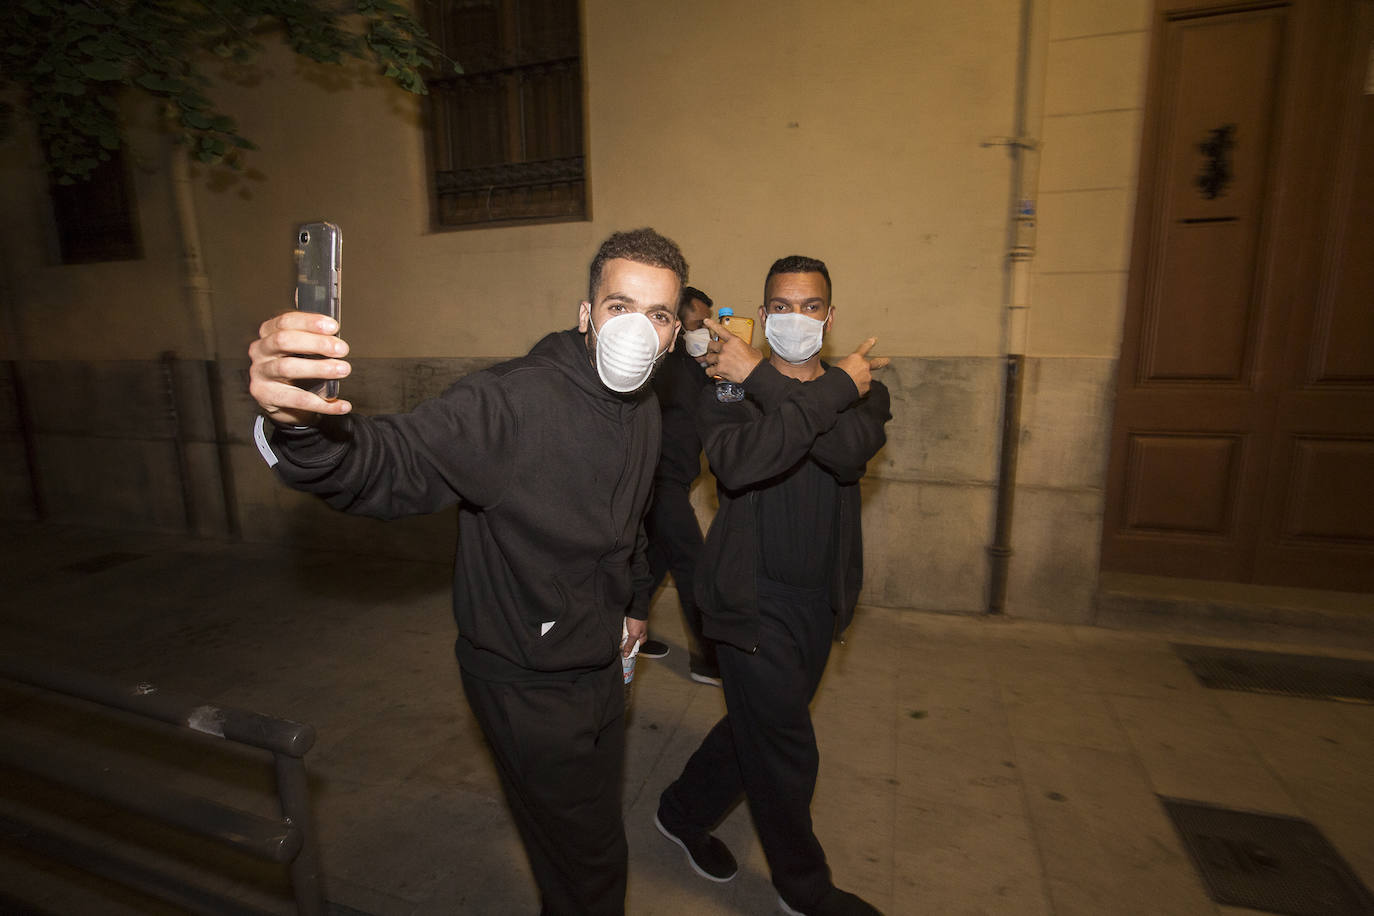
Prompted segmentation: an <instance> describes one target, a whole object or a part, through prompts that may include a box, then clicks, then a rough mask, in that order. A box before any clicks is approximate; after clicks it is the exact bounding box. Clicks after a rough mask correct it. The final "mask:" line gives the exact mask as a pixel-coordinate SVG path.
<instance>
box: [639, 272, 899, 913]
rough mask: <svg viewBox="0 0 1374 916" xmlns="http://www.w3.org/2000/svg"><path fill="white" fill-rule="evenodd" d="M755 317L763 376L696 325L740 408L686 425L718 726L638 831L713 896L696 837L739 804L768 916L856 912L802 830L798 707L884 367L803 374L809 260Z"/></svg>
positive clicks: (815, 369) (816, 657)
mask: <svg viewBox="0 0 1374 916" xmlns="http://www.w3.org/2000/svg"><path fill="white" fill-rule="evenodd" d="M760 318H761V319H762V320H763V321H764V322H765V335H766V337H767V339H768V341H769V343H770V346H771V349H772V355H771V357H770V359H769V360H768V361H767V362H763V361H762V359H763V356H762V354H761V353H759V352H758V351H756V350H753V349H752V348H750V347H748V346H747V345H744V344H743V342H742V341H740V340H738V339H736V338H732V337H731V336H730V335H729V332H728V331H726V330H724V329H723V328H722V327H721V326H719V325H717V324H716V323H715V322H710V323H709V326H710V327H711V329H712V330H713V331H715V332H716V333H717V334H719V336H720V338H721V340H719V341H716V342H713V343H712V344H711V346H710V352H709V353H708V355H707V362H708V363H709V364H710V365H711V367H712V371H714V372H715V373H716V374H719V375H721V376H723V377H725V378H727V379H729V380H731V381H743V382H744V386H745V391H746V394H747V396H746V398H745V400H743V401H737V402H732V403H731V402H721V401H718V400H717V399H716V398H715V397H714V392H713V391H708V392H707V393H706V394H705V396H704V397H703V399H702V402H701V408H700V411H699V413H698V425H699V427H700V429H701V432H702V441H703V443H704V445H705V449H706V456H707V458H708V459H709V460H710V462H711V470H712V472H713V473H714V474H715V476H716V479H717V481H718V484H719V497H720V509H719V511H718V512H717V514H716V517H715V519H714V521H713V522H712V524H711V529H710V531H709V533H708V534H707V536H706V547H705V550H704V552H703V554H702V557H701V562H700V567H699V568H700V570H701V573H700V575H699V576H698V579H697V583H698V584H697V600H698V602H699V603H700V604H701V608H702V613H703V618H704V628H705V631H706V635H707V636H708V637H710V638H712V639H714V640H717V641H718V642H719V644H720V646H719V653H718V657H719V662H720V670H721V676H722V678H723V680H724V685H723V686H724V690H725V704H726V709H727V713H728V714H727V715H726V717H725V718H724V719H722V720H721V721H720V722H719V723H717V725H716V726H715V727H714V728H713V729H712V730H711V732H710V733H709V734H708V735H707V736H706V738H705V740H704V741H702V743H701V746H700V747H699V748H698V749H697V751H696V753H695V754H694V755H693V756H692V758H691V759H690V760H689V761H688V762H687V765H686V767H685V768H684V769H683V772H682V775H681V776H680V777H678V779H677V781H676V782H674V783H673V784H672V785H670V786H669V787H668V788H667V789H666V790H664V792H663V795H662V798H661V800H660V804H659V808H658V812H657V815H656V822H657V824H658V827H659V829H660V831H662V832H663V833H664V835H665V836H667V837H668V838H669V839H671V840H673V841H674V842H676V843H677V844H678V845H680V846H682V847H683V849H685V850H686V851H687V853H688V856H689V861H690V864H691V865H692V867H693V869H694V870H695V871H697V873H698V874H701V875H703V876H704V877H707V878H711V879H712V880H716V881H728V880H729V879H730V878H732V877H733V876H734V873H735V870H736V866H735V862H734V858H733V856H732V855H731V854H730V852H729V850H728V849H726V847H725V845H724V844H723V843H721V842H720V840H718V839H717V838H715V837H714V836H711V835H710V831H711V830H713V829H714V828H715V826H716V825H717V824H718V823H719V822H720V821H721V820H722V819H723V818H724V817H725V815H726V814H728V813H729V811H730V810H731V809H732V808H733V807H734V806H735V805H736V804H737V803H738V802H739V800H740V798H741V797H744V798H746V799H747V800H748V803H749V810H750V812H751V814H752V815H753V820H754V824H755V826H756V828H757V830H758V833H759V840H760V842H761V843H762V845H763V851H764V853H765V855H766V856H767V859H768V865H769V868H770V870H771V871H772V877H773V884H774V886H775V887H776V888H777V889H778V893H779V898H780V904H781V905H782V907H783V910H784V911H785V912H788V913H804V914H807V916H838V914H844V916H849V914H873V913H876V912H877V910H875V909H874V908H873V907H872V906H871V905H869V904H868V903H866V902H864V901H863V900H861V899H859V898H858V897H856V896H854V895H853V894H849V893H847V892H845V891H841V890H839V889H838V888H836V887H835V886H834V884H833V883H832V882H831V878H830V869H829V867H828V866H827V865H826V859H825V853H824V851H823V850H822V849H821V845H820V842H819V841H818V840H817V839H816V836H815V834H814V833H813V831H812V828H811V810H810V806H811V797H812V794H813V792H814V790H815V785H816V774H817V770H818V768H819V763H820V757H819V753H818V751H817V748H816V737H815V732H814V731H813V729H812V725H811V714H810V708H809V705H810V701H811V699H812V697H813V696H814V695H815V691H816V687H817V685H818V684H819V682H820V679H821V675H822V673H823V672H824V670H825V664H826V660H827V659H828V657H829V653H830V645H831V642H832V640H833V639H835V638H838V636H839V635H840V634H841V633H842V632H843V631H844V629H845V628H846V627H847V626H848V625H849V622H850V620H851V619H852V617H853V614H854V606H855V604H856V602H857V600H858V595H859V588H860V586H861V584H862V578H863V555H862V544H861V533H860V519H859V480H860V478H861V477H863V474H864V470H865V466H866V464H867V462H868V461H869V459H871V458H872V457H873V456H874V454H875V453H876V452H877V451H878V449H879V448H881V447H882V445H883V443H884V441H885V435H884V432H883V427H884V424H885V423H886V422H887V421H888V420H889V419H890V418H891V414H890V413H889V397H888V393H887V389H886V388H885V387H884V386H883V385H882V383H881V382H877V381H872V379H871V376H870V372H871V370H872V369H876V368H881V367H882V366H883V365H885V364H886V362H887V360H885V359H872V360H870V359H869V358H868V357H867V353H868V350H869V349H870V348H871V347H872V346H873V344H874V341H873V340H871V339H870V340H868V341H866V342H865V343H864V344H863V345H862V346H860V348H859V349H858V350H857V351H855V352H854V353H852V354H850V355H848V356H846V357H844V358H843V359H841V360H840V361H838V362H837V363H836V364H835V365H834V366H828V365H826V364H824V363H822V362H821V360H820V356H819V349H820V345H821V335H822V333H823V331H824V330H826V329H828V328H829V327H830V325H831V322H832V321H833V310H832V308H831V306H830V277H829V272H828V271H827V270H826V267H825V265H824V264H823V263H821V262H820V261H817V260H815V259H812V258H802V257H798V256H793V257H790V258H784V259H782V260H780V261H778V262H777V263H775V264H774V265H773V269H772V270H771V271H770V272H769V275H768V279H767V281H766V284H765V301H764V305H763V307H762V308H761V309H760ZM780 319H781V320H780Z"/></svg>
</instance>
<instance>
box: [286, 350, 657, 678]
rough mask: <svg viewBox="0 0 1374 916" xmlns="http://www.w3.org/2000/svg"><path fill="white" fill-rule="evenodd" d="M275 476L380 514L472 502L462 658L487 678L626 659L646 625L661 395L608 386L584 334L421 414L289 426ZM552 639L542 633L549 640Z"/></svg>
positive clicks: (461, 532) (458, 583) (460, 556)
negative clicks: (623, 645)
mask: <svg viewBox="0 0 1374 916" xmlns="http://www.w3.org/2000/svg"><path fill="white" fill-rule="evenodd" d="M272 443H273V446H274V451H275V452H276V454H277V456H278V458H279V463H278V464H277V465H276V471H277V473H278V474H279V475H280V477H281V479H282V480H284V481H285V482H286V483H287V484H289V485H290V486H292V487H294V488H296V489H298V490H304V491H307V492H310V493H314V494H316V495H318V496H320V497H322V498H323V499H324V500H325V501H326V502H328V503H329V504H330V505H331V506H333V507H334V508H336V509H340V510H343V511H345V512H350V513H354V514H357V515H367V516H372V517H375V518H384V519H391V518H399V517H402V516H407V515H418V514H423V513H428V512H434V511H437V510H439V509H443V508H445V507H447V506H450V505H453V504H454V503H459V507H458V549H457V556H456V559H455V570H454V578H453V613H454V616H455V618H456V619H457V622H458V634H459V635H458V640H457V645H456V652H457V655H458V660H459V663H460V664H461V665H462V666H463V668H464V670H465V671H467V672H469V673H470V674H473V675H475V676H477V677H483V678H486V679H488V680H500V681H514V680H526V679H532V678H547V677H549V676H550V675H554V676H567V677H572V676H576V675H577V674H580V673H582V672H585V671H588V670H593V669H598V668H602V667H605V666H607V665H610V664H612V663H613V661H614V658H615V656H616V655H617V653H618V650H619V646H620V640H621V627H622V618H623V617H624V616H627V615H628V616H631V617H635V618H638V619H641V620H642V619H645V618H646V617H647V616H648V605H647V602H643V601H641V600H640V599H639V598H637V597H636V595H638V594H644V595H647V593H648V592H647V587H646V583H651V582H652V579H651V578H650V577H649V574H648V565H647V563H646V562H645V561H644V540H643V516H644V510H645V507H646V506H647V504H648V500H649V494H650V491H651V489H652V478H653V471H654V466H655V463H656V462H657V460H658V450H659V411H658V404H657V403H656V401H655V399H654V396H653V393H652V391H650V390H649V389H648V388H647V387H646V388H645V389H643V390H642V391H641V393H639V394H636V395H633V396H629V395H617V394H615V393H613V392H611V391H609V390H608V389H607V388H606V387H605V386H603V385H602V384H601V380H600V378H598V376H597V374H596V370H595V368H593V366H592V364H591V361H590V360H589V359H588V358H587V350H586V346H585V343H584V341H583V337H582V335H581V334H579V333H578V332H577V331H561V332H557V333H554V334H550V335H548V336H547V337H545V338H544V339H543V340H541V341H540V342H539V343H538V344H536V345H535V347H534V349H532V350H531V351H530V352H529V355H527V356H524V357H520V358H518V359H513V360H510V361H509V362H505V363H501V364H499V365H497V366H493V367H491V368H489V369H485V370H482V371H480V372H475V373H473V374H472V375H469V376H467V377H465V378H462V379H460V380H459V381H457V382H456V383H454V384H453V385H452V386H450V387H449V388H448V390H446V391H445V392H444V393H443V394H441V395H439V396H438V397H436V398H431V399H430V400H428V401H425V402H423V403H422V404H420V405H419V406H417V407H416V408H415V409H414V410H413V411H411V412H410V413H405V414H395V415H389V416H379V417H371V418H368V417H360V416H353V415H349V416H345V417H342V418H339V419H338V420H336V421H331V422H326V423H323V424H322V425H321V426H320V427H319V428H316V429H308V430H294V429H277V430H275V431H274V433H273V439H272ZM541 634H542V635H541Z"/></svg>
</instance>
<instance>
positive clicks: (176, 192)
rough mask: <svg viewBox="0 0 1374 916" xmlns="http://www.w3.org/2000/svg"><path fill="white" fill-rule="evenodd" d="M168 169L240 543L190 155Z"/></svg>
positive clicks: (230, 516)
mask: <svg viewBox="0 0 1374 916" xmlns="http://www.w3.org/2000/svg"><path fill="white" fill-rule="evenodd" d="M169 165H170V171H171V178H172V198H173V200H174V201H175V203H176V213H177V222H178V227H179V229H180V230H181V252H182V264H183V267H184V270H185V275H184V276H185V281H186V301H187V304H188V305H189V306H190V307H191V321H192V325H193V326H194V327H195V329H196V331H197V332H198V334H199V337H200V347H201V354H202V359H203V365H204V367H205V385H206V390H207V392H208V394H209V408H210V417H211V419H212V421H213V423H214V436H215V458H216V470H217V471H218V472H219V480H220V493H221V497H222V499H223V501H224V524H225V528H226V533H227V534H228V536H229V538H230V539H231V540H238V538H239V531H240V529H239V517H238V499H237V496H236V494H235V492H234V479H233V477H232V475H231V473H230V469H231V468H232V467H233V465H232V464H231V456H230V454H229V430H228V423H227V421H226V419H225V412H224V397H223V394H222V392H221V391H220V380H219V372H218V366H219V346H218V344H217V342H216V340H215V313H214V302H213V300H212V298H211V293H210V277H209V275H208V274H206V272H205V261H204V259H203V258H202V257H201V247H200V224H199V223H198V221H197V220H196V201H195V193H194V189H193V187H192V185H191V163H190V158H189V156H188V155H187V151H186V149H185V148H183V147H182V146H180V145H179V144H177V145H173V147H172V150H171V158H170V162H169Z"/></svg>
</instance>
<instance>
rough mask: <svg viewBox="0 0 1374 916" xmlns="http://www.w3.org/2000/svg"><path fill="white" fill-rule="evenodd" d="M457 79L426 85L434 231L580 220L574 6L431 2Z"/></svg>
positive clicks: (578, 51)
mask: <svg viewBox="0 0 1374 916" xmlns="http://www.w3.org/2000/svg"><path fill="white" fill-rule="evenodd" d="M426 6H427V8H428V10H429V16H430V23H429V25H430V34H431V35H432V36H433V37H434V40H435V41H436V42H437V43H438V44H439V46H440V47H441V48H442V49H443V50H444V53H446V54H447V55H448V56H449V57H451V58H453V59H455V60H457V61H458V62H459V63H460V64H461V66H462V68H463V72H462V73H461V74H452V73H448V74H441V75H439V76H437V77H434V78H431V79H429V80H427V82H428V84H429V88H430V94H431V96H430V115H431V121H430V126H429V140H430V150H431V161H432V167H433V182H434V188H433V192H434V194H433V197H434V222H435V224H436V225H437V226H438V227H439V228H458V227H465V226H489V225H494V224H512V223H542V222H559V221H564V220H578V219H585V218H586V213H587V204H586V187H587V185H586V160H585V157H584V154H583V153H584V148H583V126H582V39H581V33H580V27H579V14H578V5H577V0H432V2H430V3H428V4H426Z"/></svg>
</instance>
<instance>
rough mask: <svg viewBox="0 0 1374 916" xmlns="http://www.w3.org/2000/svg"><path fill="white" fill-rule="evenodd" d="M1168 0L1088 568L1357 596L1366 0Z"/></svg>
mask: <svg viewBox="0 0 1374 916" xmlns="http://www.w3.org/2000/svg"><path fill="white" fill-rule="evenodd" d="M1170 3H1177V4H1180V5H1188V4H1191V3H1192V0H1160V2H1159V9H1160V17H1159V20H1158V24H1157V27H1156V32H1155V41H1156V46H1155V50H1154V56H1153V58H1152V74H1151V85H1150V103H1149V111H1148V113H1147V118H1146V128H1145V134H1144V138H1143V147H1142V167H1141V184H1140V193H1139V197H1138V201H1137V214H1136V229H1135V241H1134V248H1133V253H1132V268H1131V278H1130V284H1129V287H1128V290H1129V292H1128V302H1127V319H1126V327H1125V335H1124V340H1123V345H1122V353H1121V362H1120V368H1119V375H1118V383H1117V408H1116V416H1115V420H1114V424H1113V432H1112V455H1111V462H1110V466H1109V469H1108V481H1107V487H1108V492H1107V504H1106V511H1105V519H1104V529H1103V549H1102V565H1103V568H1104V569H1109V570H1117V571H1123V572H1139V573H1147V574H1155V575H1173V576H1187V577H1198V578H1212V579H1229V580H1234V581H1241V582H1259V583H1268V584H1282V585H1301V586H1307V587H1317V588H1341V589H1355V590H1369V591H1374V220H1371V219H1370V218H1369V216H1368V214H1369V213H1371V212H1374V94H1370V93H1366V91H1365V89H1366V87H1367V83H1368V82H1369V81H1370V80H1374V73H1371V72H1370V68H1371V67H1374V62H1371V47H1374V44H1372V43H1374V0H1293V2H1289V3H1275V4H1271V5H1269V6H1267V7H1264V8H1258V9H1257V8H1255V7H1254V6H1253V5H1252V6H1249V7H1239V6H1238V5H1237V7H1236V8H1232V9H1226V8H1220V9H1218V8H1217V7H1212V8H1208V9H1204V10H1201V11H1198V10H1196V9H1178V10H1176V11H1175V10H1171V9H1170V7H1169V4H1170Z"/></svg>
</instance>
